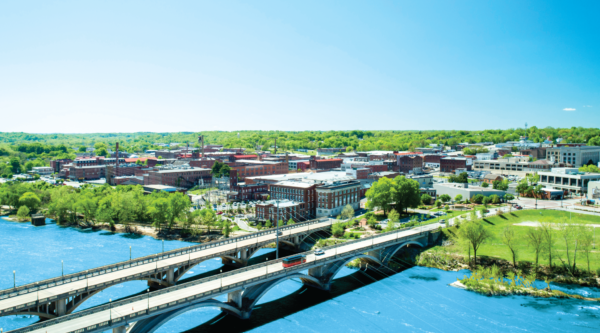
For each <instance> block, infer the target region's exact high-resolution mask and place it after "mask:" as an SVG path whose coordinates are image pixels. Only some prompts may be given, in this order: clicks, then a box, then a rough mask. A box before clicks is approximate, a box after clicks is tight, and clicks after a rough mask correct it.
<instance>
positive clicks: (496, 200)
mask: <svg viewBox="0 0 600 333" xmlns="http://www.w3.org/2000/svg"><path fill="white" fill-rule="evenodd" d="M489 199H490V201H491V202H492V203H493V204H494V205H497V204H499V203H500V197H499V196H498V195H497V194H492V195H490V196H489Z"/></svg>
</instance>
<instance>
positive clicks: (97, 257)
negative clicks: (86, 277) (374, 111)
mask: <svg viewBox="0 0 600 333" xmlns="http://www.w3.org/2000/svg"><path fill="white" fill-rule="evenodd" d="M48 222H49V224H48V225H46V226H43V227H33V226H31V225H30V224H28V223H15V222H9V221H6V220H3V219H1V218H0V236H1V238H0V289H6V288H11V287H12V286H13V273H12V272H13V270H15V271H16V282H17V285H22V284H25V283H29V282H34V281H37V280H40V279H44V278H51V277H55V276H58V275H60V274H61V260H63V261H64V273H65V274H68V273H72V272H76V271H81V270H85V269H89V268H93V267H97V266H101V265H106V264H110V263H114V262H118V261H122V260H127V259H129V247H130V246H131V249H132V255H133V256H134V257H140V256H144V255H148V254H152V253H156V252H160V251H162V246H163V242H162V241H159V240H156V239H154V238H152V237H147V236H131V235H126V234H112V233H110V232H107V231H91V230H79V229H76V228H63V227H59V226H57V225H56V224H54V223H52V222H51V221H50V220H48ZM189 245H193V244H191V243H186V242H179V241H165V242H164V248H165V251H167V250H171V249H175V248H181V247H186V246H189ZM265 256H267V257H273V250H272V249H264V250H261V251H260V252H259V253H257V254H256V255H255V257H254V260H255V261H256V262H259V261H264V260H265V259H264V257H265ZM220 269H223V270H228V269H229V268H227V267H226V266H222V264H221V261H220V260H209V261H206V262H204V263H202V264H200V265H198V266H196V268H194V269H192V272H190V273H189V274H188V275H187V276H186V279H193V278H198V277H202V276H205V275H207V274H214V273H215V272H217V271H218V270H220ZM467 273H468V272H467V271H464V272H445V271H441V270H437V269H431V268H424V267H413V268H410V269H407V270H404V271H402V272H400V273H398V274H395V275H392V276H385V275H380V274H374V273H369V274H367V273H365V272H362V271H356V270H354V269H350V268H345V269H343V270H342V271H341V272H340V273H339V274H338V276H337V277H336V280H335V282H334V284H333V286H332V290H331V291H330V292H323V291H319V290H315V289H311V288H306V287H304V286H303V285H302V284H301V283H300V282H299V281H294V280H288V281H285V282H283V283H281V284H279V285H277V286H276V287H275V288H273V289H272V290H271V291H269V293H267V294H266V295H265V297H264V298H263V299H261V301H260V305H259V306H258V307H257V308H256V309H255V310H254V312H253V313H252V317H251V319H249V320H238V319H236V318H233V317H231V316H226V315H224V314H222V313H221V311H220V310H218V309H216V308H215V309H213V308H201V309H197V310H192V311H189V312H187V313H185V314H183V315H181V316H179V317H177V318H175V319H173V320H171V321H170V322H168V323H167V324H165V325H164V326H162V327H161V328H159V329H158V330H157V333H176V332H203V333H209V332H215V333H217V332H218V333H221V332H244V331H250V332H269V333H272V332H302V333H306V332H333V333H337V332H349V331H351V332H374V331H377V332H398V331H402V332H481V331H485V332H526V331H527V332H598V330H599V329H600V303H594V302H588V301H580V300H559V299H542V298H539V299H538V298H532V297H525V296H513V297H486V296H482V295H478V294H475V293H473V292H469V291H465V290H460V289H456V288H453V287H449V286H448V284H449V283H452V282H453V281H456V278H457V277H462V276H463V275H464V274H467ZM553 287H554V288H557V289H561V290H563V291H565V292H568V293H578V294H581V295H584V296H590V297H600V290H598V289H595V288H583V287H579V286H563V285H559V286H556V285H554V286H553ZM145 289H146V283H145V282H142V281H134V282H128V283H124V284H122V285H118V286H114V287H111V288H108V289H107V290H105V291H103V292H101V293H99V294H97V295H95V296H94V297H92V298H91V299H90V300H88V301H87V302H86V303H85V304H84V305H83V306H82V307H81V308H80V309H79V310H83V309H86V308H89V307H92V306H96V305H99V304H102V303H105V302H108V300H109V299H113V300H117V299H119V298H121V297H125V296H128V295H132V294H135V293H139V292H143V291H144V290H145ZM224 298H225V297H223V298H222V299H224ZM36 321H37V317H31V318H30V317H28V316H8V317H0V328H3V329H4V331H5V332H6V331H7V330H10V329H15V328H19V327H24V326H26V325H29V324H32V323H34V322H36Z"/></svg>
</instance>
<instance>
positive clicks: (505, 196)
mask: <svg viewBox="0 0 600 333" xmlns="http://www.w3.org/2000/svg"><path fill="white" fill-rule="evenodd" d="M514 199H515V196H514V195H512V194H510V193H506V194H505V195H504V200H506V201H507V202H510V201H511V200H514Z"/></svg>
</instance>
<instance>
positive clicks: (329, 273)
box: [323, 254, 382, 284]
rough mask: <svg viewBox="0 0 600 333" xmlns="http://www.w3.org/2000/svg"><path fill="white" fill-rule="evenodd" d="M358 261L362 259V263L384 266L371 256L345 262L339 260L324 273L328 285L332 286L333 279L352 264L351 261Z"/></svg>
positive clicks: (363, 255)
mask: <svg viewBox="0 0 600 333" xmlns="http://www.w3.org/2000/svg"><path fill="white" fill-rule="evenodd" d="M356 259H361V261H365V262H367V263H369V264H372V265H382V262H381V261H380V260H379V259H377V258H375V257H373V256H371V255H368V254H359V255H355V256H352V257H350V258H347V259H344V260H339V261H336V262H334V263H332V264H330V265H328V266H327V267H326V270H325V272H323V276H324V277H325V279H326V280H325V282H326V283H327V284H331V281H333V278H334V277H335V276H336V275H337V273H339V271H340V270H341V269H342V268H343V267H344V266H346V265H348V263H350V262H351V261H353V260H356Z"/></svg>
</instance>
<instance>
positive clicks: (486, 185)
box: [481, 182, 490, 188]
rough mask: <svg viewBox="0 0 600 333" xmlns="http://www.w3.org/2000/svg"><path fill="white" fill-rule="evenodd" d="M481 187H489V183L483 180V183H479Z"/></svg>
mask: <svg viewBox="0 0 600 333" xmlns="http://www.w3.org/2000/svg"><path fill="white" fill-rule="evenodd" d="M481 187H483V188H488V187H490V184H488V183H486V182H483V183H481Z"/></svg>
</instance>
